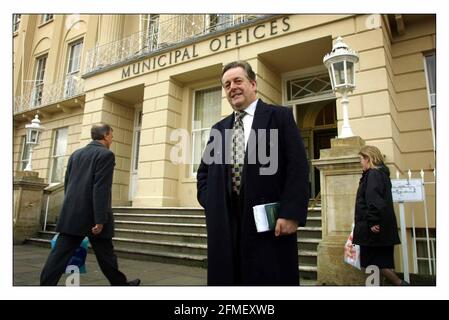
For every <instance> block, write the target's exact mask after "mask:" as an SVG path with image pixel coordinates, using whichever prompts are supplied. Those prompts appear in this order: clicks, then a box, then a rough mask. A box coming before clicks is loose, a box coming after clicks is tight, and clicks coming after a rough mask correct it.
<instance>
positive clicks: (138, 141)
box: [134, 130, 140, 170]
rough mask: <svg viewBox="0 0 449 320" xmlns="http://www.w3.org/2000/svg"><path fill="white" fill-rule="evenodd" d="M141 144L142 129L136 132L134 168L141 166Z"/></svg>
mask: <svg viewBox="0 0 449 320" xmlns="http://www.w3.org/2000/svg"><path fill="white" fill-rule="evenodd" d="M139 145H140V130H139V131H137V132H136V144H135V148H136V155H135V157H134V170H137V169H138V168H139Z"/></svg>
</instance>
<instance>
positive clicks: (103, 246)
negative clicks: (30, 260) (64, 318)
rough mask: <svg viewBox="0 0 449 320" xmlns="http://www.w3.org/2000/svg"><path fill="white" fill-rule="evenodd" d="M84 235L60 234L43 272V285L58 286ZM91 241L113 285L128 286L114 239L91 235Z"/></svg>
mask: <svg viewBox="0 0 449 320" xmlns="http://www.w3.org/2000/svg"><path fill="white" fill-rule="evenodd" d="M83 239H84V237H80V236H74V235H68V234H63V233H61V234H59V236H58V239H57V241H56V245H55V247H54V248H53V250H52V251H51V253H50V255H49V257H48V259H47V262H46V263H45V266H44V269H43V270H42V273H41V286H56V285H57V284H58V282H59V279H60V278H61V276H62V274H63V273H64V272H65V270H66V267H67V264H68V263H69V261H70V258H71V257H72V256H73V254H74V253H75V250H76V249H77V248H78V247H79V246H80V244H81V242H82V241H83ZM89 242H90V244H91V246H92V249H93V250H94V252H95V256H96V257H97V261H98V264H99V265H100V269H101V271H102V272H103V274H104V275H105V276H106V278H107V279H108V280H109V282H110V283H111V285H113V286H126V285H127V281H126V276H125V275H124V274H123V273H122V272H121V271H120V270H119V269H118V263H117V256H116V255H115V253H114V247H113V245H112V239H99V238H96V237H93V236H92V237H89Z"/></svg>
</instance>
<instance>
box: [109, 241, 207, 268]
mask: <svg viewBox="0 0 449 320" xmlns="http://www.w3.org/2000/svg"><path fill="white" fill-rule="evenodd" d="M114 250H115V251H116V253H117V256H119V257H122V258H126V259H135V260H144V261H154V262H161V263H171V264H181V265H186V266H193V267H201V268H207V256H206V255H205V254H204V255H202V254H182V253H173V252H165V251H152V250H143V249H129V248H128V247H122V246H121V245H119V244H118V245H115V246H114Z"/></svg>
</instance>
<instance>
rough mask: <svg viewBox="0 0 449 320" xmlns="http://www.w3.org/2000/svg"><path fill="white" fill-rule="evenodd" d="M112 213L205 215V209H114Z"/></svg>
mask: <svg viewBox="0 0 449 320" xmlns="http://www.w3.org/2000/svg"><path fill="white" fill-rule="evenodd" d="M112 212H114V213H116V212H120V213H134V214H175V215H182V214H184V215H203V216H204V209H203V208H192V207H164V208H160V207H156V208H151V207H145V208H137V207H112Z"/></svg>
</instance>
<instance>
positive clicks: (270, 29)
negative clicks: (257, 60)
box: [122, 17, 290, 79]
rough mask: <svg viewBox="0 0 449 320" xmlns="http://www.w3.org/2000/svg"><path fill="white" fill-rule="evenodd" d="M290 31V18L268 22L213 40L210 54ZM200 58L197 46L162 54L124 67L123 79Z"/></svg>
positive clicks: (210, 45) (210, 42)
mask: <svg viewBox="0 0 449 320" xmlns="http://www.w3.org/2000/svg"><path fill="white" fill-rule="evenodd" d="M289 30H290V23H289V17H283V18H282V19H276V20H272V21H268V22H265V23H262V24H258V25H256V26H252V27H248V28H246V29H243V30H237V31H234V32H232V33H227V34H224V35H221V36H219V37H216V38H213V39H211V40H210V41H209V45H208V48H209V53H211V52H212V53H215V52H219V51H221V50H226V49H228V48H231V47H238V46H240V45H243V44H247V43H250V42H252V41H255V40H261V39H264V38H267V37H273V36H276V35H278V34H280V33H283V32H287V31H289ZM199 56H200V53H199V52H198V48H197V47H196V45H195V44H193V45H191V46H188V47H185V48H181V49H176V50H173V51H169V52H166V53H162V54H160V55H157V56H153V57H150V58H148V59H145V60H142V61H139V62H136V63H133V64H130V65H127V66H125V67H123V68H122V79H125V78H129V77H132V76H137V75H139V74H144V73H147V72H150V71H153V70H156V69H161V68H164V67H168V66H171V65H173V64H177V63H180V62H185V61H188V60H191V59H193V58H197V57H199Z"/></svg>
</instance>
